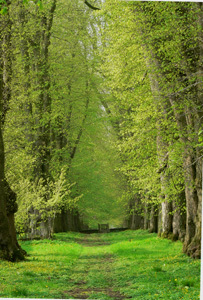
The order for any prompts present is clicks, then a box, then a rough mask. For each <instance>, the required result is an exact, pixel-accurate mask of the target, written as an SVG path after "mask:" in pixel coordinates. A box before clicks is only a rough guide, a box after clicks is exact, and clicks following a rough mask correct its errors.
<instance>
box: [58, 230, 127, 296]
mask: <svg viewBox="0 0 203 300" xmlns="http://www.w3.org/2000/svg"><path fill="white" fill-rule="evenodd" d="M76 242H77V243H79V244H81V245H83V250H82V253H81V255H80V258H79V260H78V262H77V265H76V266H75V268H74V270H73V271H72V275H71V278H70V280H71V282H72V288H71V289H69V290H67V291H63V292H62V297H63V298H67V296H68V297H69V298H71V299H103V300H124V299H128V298H127V297H126V296H125V295H123V294H121V293H120V292H119V290H118V288H117V289H116V286H115V283H114V278H113V262H114V257H113V255H112V254H111V252H110V250H108V245H109V243H106V242H104V241H102V240H101V238H100V237H98V235H97V236H89V235H86V236H85V237H84V238H83V239H77V240H76Z"/></svg>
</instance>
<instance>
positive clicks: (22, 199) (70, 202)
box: [13, 170, 82, 235]
mask: <svg viewBox="0 0 203 300" xmlns="http://www.w3.org/2000/svg"><path fill="white" fill-rule="evenodd" d="M72 187H73V184H69V183H67V180H66V178H65V172H64V170H62V171H61V174H60V176H59V178H58V180H55V181H54V182H52V181H49V182H47V183H46V185H45V184H44V182H43V180H42V179H41V180H39V181H38V182H37V183H31V182H29V181H28V180H22V181H21V182H19V183H18V184H17V185H16V186H14V187H13V188H14V190H16V192H17V194H18V203H19V210H18V212H17V213H16V229H17V232H18V233H20V234H22V235H24V233H26V232H27V231H29V227H30V225H29V222H30V218H31V219H32V220H33V222H36V220H35V219H36V217H37V216H35V214H33V212H34V211H35V210H37V211H38V212H39V214H40V220H41V222H42V221H46V220H48V219H49V218H51V219H54V217H55V215H56V214H57V213H60V212H61V211H62V210H67V209H70V210H71V209H72V208H75V207H77V205H78V201H80V198H81V197H82V195H80V196H78V197H73V196H72V195H71V189H72ZM38 226H39V224H38Z"/></svg>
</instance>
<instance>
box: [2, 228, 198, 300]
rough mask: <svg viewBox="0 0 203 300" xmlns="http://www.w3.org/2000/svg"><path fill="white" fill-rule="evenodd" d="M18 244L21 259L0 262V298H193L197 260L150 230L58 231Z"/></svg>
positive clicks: (196, 292) (188, 299)
mask: <svg viewBox="0 0 203 300" xmlns="http://www.w3.org/2000/svg"><path fill="white" fill-rule="evenodd" d="M21 245H22V247H23V248H24V249H25V250H26V251H27V252H28V254H29V256H28V257H27V260H26V261H23V262H18V263H11V262H6V261H0V297H8V298H10V297H11V298H64V299H69V298H70V299H103V300H112V299H114V300H119V299H138V300H139V299H141V300H144V299H146V300H150V299H167V300H168V299H174V300H177V299H184V300H193V299H194V300H197V299H199V289H200V283H199V282H200V261H199V260H192V259H190V258H189V257H187V256H185V255H184V254H183V253H182V244H181V243H180V242H171V241H170V240H166V239H161V238H158V237H157V235H156V234H149V233H148V232H146V231H141V230H139V231H131V230H127V231H125V232H117V233H109V234H91V235H84V234H80V233H59V234H55V236H54V239H53V240H52V241H50V240H44V241H26V242H21Z"/></svg>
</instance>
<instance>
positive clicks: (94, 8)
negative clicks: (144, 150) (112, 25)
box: [85, 0, 100, 10]
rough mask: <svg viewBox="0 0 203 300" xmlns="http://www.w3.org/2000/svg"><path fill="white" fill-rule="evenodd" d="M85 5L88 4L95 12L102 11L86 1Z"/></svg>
mask: <svg viewBox="0 0 203 300" xmlns="http://www.w3.org/2000/svg"><path fill="white" fill-rule="evenodd" d="M85 4H86V5H87V6H88V7H89V8H91V9H93V10H100V8H98V7H95V6H93V5H92V4H90V3H89V2H88V1H87V0H85Z"/></svg>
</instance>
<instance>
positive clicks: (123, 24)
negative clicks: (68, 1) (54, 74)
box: [101, 1, 203, 257]
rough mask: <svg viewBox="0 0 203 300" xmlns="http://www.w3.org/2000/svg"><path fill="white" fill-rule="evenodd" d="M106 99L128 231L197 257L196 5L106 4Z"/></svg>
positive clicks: (202, 111)
mask: <svg viewBox="0 0 203 300" xmlns="http://www.w3.org/2000/svg"><path fill="white" fill-rule="evenodd" d="M104 10H105V13H104V15H105V22H106V25H105V28H104V30H103V31H102V32H103V42H102V47H101V51H103V53H101V56H102V58H103V61H104V64H103V65H102V70H103V74H104V91H110V92H111V94H112V98H111V99H109V100H107V101H106V109H107V112H108V113H109V114H110V117H111V120H112V124H113V127H114V128H115V131H116V132H117V136H118V140H117V143H116V147H117V149H118V151H120V156H121V159H122V162H123V164H122V167H121V168H120V171H121V172H122V173H123V174H124V175H125V176H126V178H127V180H128V184H129V192H128V193H127V194H126V197H127V200H128V201H129V203H130V209H131V214H132V215H131V220H130V222H131V226H132V228H139V227H142V228H143V227H144V228H146V229H147V228H149V229H150V231H152V232H154V231H155V232H159V234H161V235H162V236H163V237H168V236H169V237H171V238H173V239H181V240H182V241H184V247H183V249H184V252H186V253H187V254H189V255H193V256H194V257H199V256H200V244H201V243H200V240H201V238H200V237H201V232H200V231H201V202H202V201H201V198H202V187H201V181H202V179H201V178H202V175H201V173H202V154H203V153H202V146H203V144H202V124H203V122H202V118H203V107H202V91H203V90H202V83H203V80H202V79H203V72H202V71H203V69H202V68H203V60H202V59H203V56H202V55H203V52H202V50H203V49H202V32H203V31H202V25H203V23H202V22H203V12H202V3H172V2H171V3H170V2H168V3H164V2H144V3H141V2H133V1H132V2H127V3H126V2H124V1H121V2H119V5H118V3H117V1H106V2H105V8H104Z"/></svg>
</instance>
